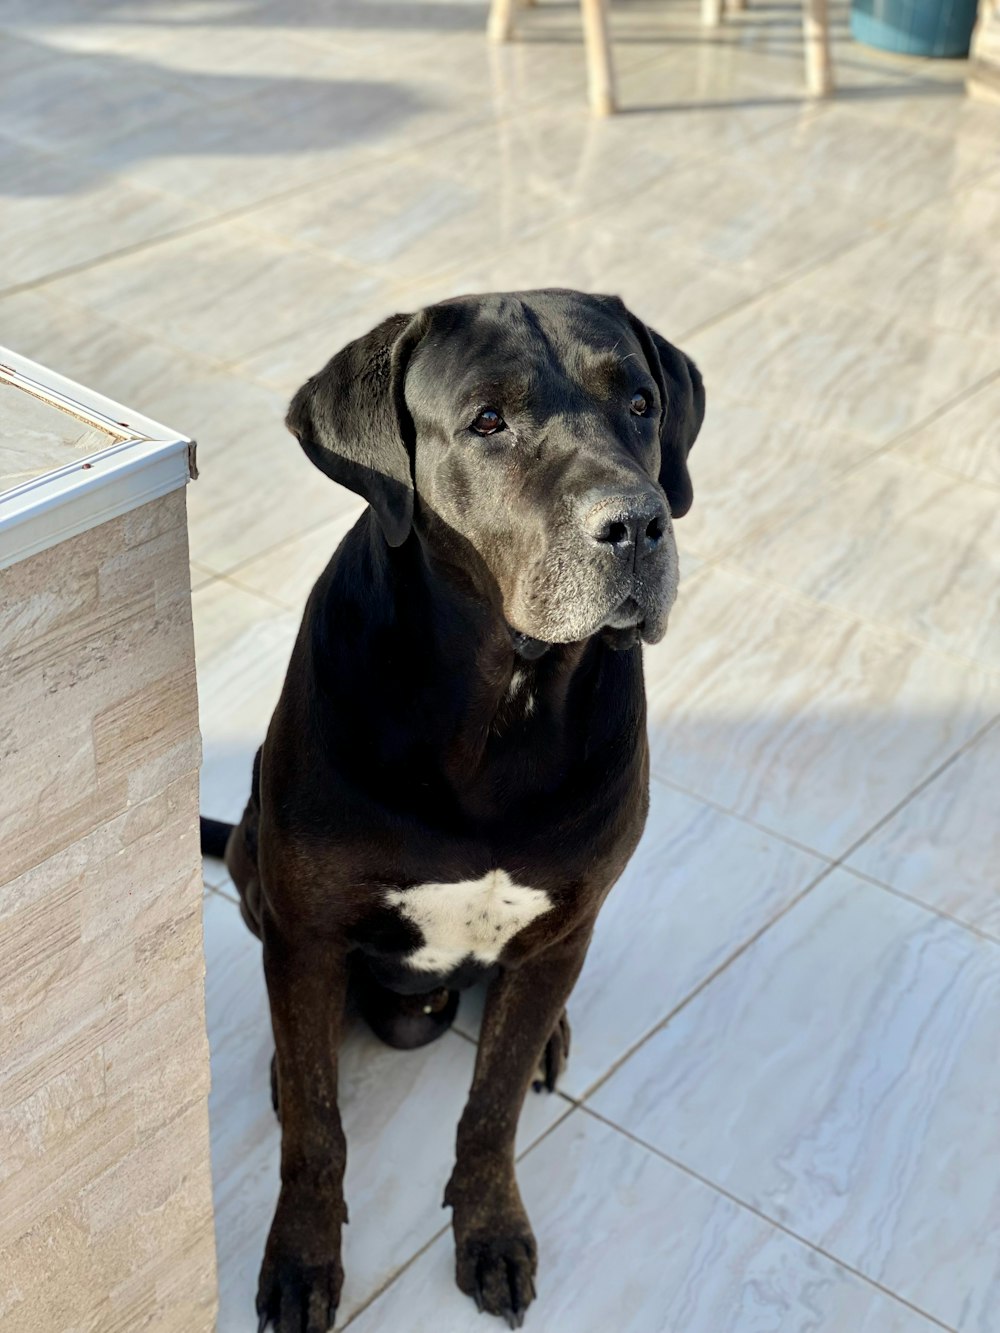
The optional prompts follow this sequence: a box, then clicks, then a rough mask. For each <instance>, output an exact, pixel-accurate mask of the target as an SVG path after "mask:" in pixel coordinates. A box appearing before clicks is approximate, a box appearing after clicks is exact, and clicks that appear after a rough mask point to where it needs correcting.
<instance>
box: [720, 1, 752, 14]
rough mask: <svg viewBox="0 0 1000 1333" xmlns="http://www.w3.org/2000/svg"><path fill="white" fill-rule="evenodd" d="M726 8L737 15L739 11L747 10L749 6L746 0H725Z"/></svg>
mask: <svg viewBox="0 0 1000 1333" xmlns="http://www.w3.org/2000/svg"><path fill="white" fill-rule="evenodd" d="M726 8H727V9H729V10H732V12H733V13H734V14H737V13H739V12H740V11H741V10H744V9H749V8H750V6H749V4H748V3H747V0H726Z"/></svg>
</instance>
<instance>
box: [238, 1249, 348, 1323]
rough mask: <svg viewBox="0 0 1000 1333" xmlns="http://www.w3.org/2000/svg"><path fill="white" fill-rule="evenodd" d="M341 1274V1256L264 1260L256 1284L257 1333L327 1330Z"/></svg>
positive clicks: (335, 1311)
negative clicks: (317, 1260)
mask: <svg viewBox="0 0 1000 1333" xmlns="http://www.w3.org/2000/svg"><path fill="white" fill-rule="evenodd" d="M343 1281H344V1275H343V1271H342V1270H341V1267H340V1260H339V1259H335V1260H331V1261H330V1262H329V1263H325V1264H300V1263H297V1262H296V1261H295V1260H292V1259H279V1260H278V1261H277V1262H276V1263H273V1264H271V1265H270V1266H269V1265H268V1263H267V1261H266V1260H265V1263H264V1268H263V1269H262V1270H261V1274H260V1284H259V1286H258V1288H257V1316H258V1320H259V1323H258V1325H257V1333H263V1330H264V1329H266V1328H268V1327H270V1328H272V1329H273V1330H274V1333H328V1330H329V1329H331V1328H333V1325H334V1322H335V1320H336V1318H337V1305H338V1303H339V1301H340V1289H341V1286H342V1285H343Z"/></svg>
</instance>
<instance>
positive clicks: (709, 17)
mask: <svg viewBox="0 0 1000 1333" xmlns="http://www.w3.org/2000/svg"><path fill="white" fill-rule="evenodd" d="M722 5H723V0H701V24H702V27H703V28H717V27H718V26H719V24H720V23H721V22H722Z"/></svg>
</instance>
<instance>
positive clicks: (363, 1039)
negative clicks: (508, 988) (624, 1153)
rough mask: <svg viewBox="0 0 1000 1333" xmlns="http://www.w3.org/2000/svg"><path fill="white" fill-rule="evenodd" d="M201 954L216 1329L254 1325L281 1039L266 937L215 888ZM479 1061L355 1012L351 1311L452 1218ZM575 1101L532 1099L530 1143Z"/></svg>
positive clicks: (274, 1166) (525, 1128)
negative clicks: (391, 1040)
mask: <svg viewBox="0 0 1000 1333" xmlns="http://www.w3.org/2000/svg"><path fill="white" fill-rule="evenodd" d="M205 956H206V964H207V977H208V979H207V986H206V1006H207V1016H208V1031H209V1042H210V1045H211V1051H212V1093H211V1098H210V1102H209V1110H210V1116H211V1129H212V1174H213V1178H214V1180H215V1206H216V1219H217V1220H216V1234H217V1244H218V1262H219V1298H220V1301H219V1321H218V1329H219V1333H243V1331H244V1330H247V1331H248V1333H249V1331H250V1330H252V1329H253V1328H256V1315H254V1313H253V1304H254V1296H255V1294H256V1290H257V1271H258V1268H259V1266H260V1260H261V1257H262V1255H263V1252H264V1242H265V1240H266V1238H267V1231H268V1227H269V1225H270V1221H271V1214H272V1212H273V1210H274V1204H275V1201H276V1198H277V1192H278V1189H277V1187H278V1160H279V1156H278V1155H279V1144H280V1136H279V1130H278V1125H277V1122H276V1120H275V1117H274V1113H273V1111H272V1110H271V1101H270V1091H269V1067H270V1060H271V1053H272V1051H273V1049H274V1043H273V1040H272V1037H271V1028H270V1017H269V1013H268V1008H267V995H266V991H265V987H264V978H263V972H262V968H261V961H260V946H259V944H258V943H257V941H256V940H255V939H254V937H253V936H252V935H251V934H250V933H249V931H248V930H247V929H246V927H245V926H244V925H243V922H242V919H241V918H240V915H239V911H238V909H237V907H236V906H235V904H233V903H231V902H229V901H228V900H226V899H223V898H221V897H220V896H219V895H218V894H212V895H210V897H209V898H208V899H206V901H205ZM474 1058H475V1051H474V1048H473V1047H472V1046H471V1045H470V1044H469V1043H468V1042H467V1041H465V1040H464V1039H463V1038H462V1037H459V1036H457V1035H456V1034H454V1033H447V1034H446V1035H445V1036H444V1037H443V1038H442V1039H441V1040H440V1041H438V1042H436V1043H434V1044H433V1045H431V1046H429V1047H426V1048H424V1049H423V1050H420V1051H413V1052H401V1051H392V1050H390V1049H389V1048H388V1047H386V1046H383V1045H381V1043H379V1042H378V1041H377V1040H376V1038H375V1037H373V1036H372V1035H371V1033H370V1032H369V1031H368V1030H367V1028H366V1027H365V1026H364V1024H363V1023H362V1022H361V1021H360V1020H359V1019H353V1018H352V1020H351V1022H350V1024H349V1028H348V1034H347V1038H346V1041H345V1044H344V1047H343V1050H342V1054H341V1064H340V1089H341V1094H340V1095H341V1111H342V1114H343V1117H344V1129H345V1133H346V1135H347V1142H348V1165H347V1178H346V1182H345V1193H346V1196H347V1200H348V1207H349V1209H350V1214H351V1222H350V1225H349V1226H348V1227H347V1228H346V1230H345V1232H344V1266H345V1270H346V1274H347V1277H346V1282H345V1286H344V1293H343V1299H342V1304H341V1318H342V1319H343V1318H344V1317H349V1316H350V1314H351V1313H352V1312H353V1311H354V1310H355V1309H356V1308H357V1307H358V1306H359V1305H360V1304H361V1303H363V1302H364V1301H365V1300H367V1299H370V1298H371V1296H372V1295H374V1293H375V1291H376V1290H377V1289H378V1287H379V1286H380V1285H381V1284H382V1283H384V1282H385V1281H386V1280H387V1279H388V1278H389V1277H390V1276H391V1275H392V1273H393V1271H394V1270H395V1269H396V1268H398V1267H399V1266H400V1265H401V1264H402V1263H403V1262H405V1260H406V1259H408V1258H409V1257H410V1255H411V1254H413V1252H414V1251H415V1250H416V1249H418V1248H419V1247H420V1246H421V1245H423V1244H424V1243H425V1242H426V1241H428V1240H429V1239H430V1238H431V1237H432V1236H433V1235H434V1233H435V1232H436V1231H438V1230H439V1229H440V1228H441V1227H442V1226H443V1225H444V1224H445V1223H446V1222H447V1220H448V1218H447V1215H446V1214H445V1213H444V1212H442V1210H441V1197H442V1194H443V1192H444V1186H445V1183H446V1182H447V1179H448V1175H449V1173H450V1171H451V1166H452V1161H453V1155H454V1142H455V1127H456V1125H457V1123H458V1118H459V1116H460V1115H461V1111H462V1106H463V1105H464V1103H465V1098H466V1095H467V1092H468V1088H469V1084H470V1082H471V1079H472V1066H473V1062H474ZM569 1109H570V1107H569V1103H567V1102H566V1101H565V1100H564V1099H562V1098H561V1097H558V1096H555V1097H550V1096H533V1097H531V1098H529V1100H528V1102H527V1104H526V1107H525V1113H524V1116H523V1118H522V1123H521V1128H520V1132H519V1138H518V1145H519V1147H520V1148H521V1150H522V1151H523V1149H524V1148H526V1147H528V1146H529V1144H531V1143H532V1142H533V1141H534V1140H535V1139H537V1138H538V1136H539V1135H540V1134H542V1133H544V1131H545V1130H546V1129H548V1128H549V1127H550V1126H551V1125H553V1124H554V1123H555V1122H556V1121H557V1120H558V1119H559V1117H560V1116H562V1115H564V1114H566V1113H567V1112H568V1111H569Z"/></svg>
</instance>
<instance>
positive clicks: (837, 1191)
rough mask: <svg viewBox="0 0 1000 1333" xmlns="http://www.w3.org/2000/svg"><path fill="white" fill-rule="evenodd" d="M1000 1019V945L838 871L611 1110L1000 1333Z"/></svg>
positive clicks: (950, 1316) (872, 1270)
mask: <svg viewBox="0 0 1000 1333" xmlns="http://www.w3.org/2000/svg"><path fill="white" fill-rule="evenodd" d="M998 1012H1000V945H996V944H993V943H990V942H988V941H985V940H983V939H981V938H979V937H977V936H975V935H973V934H972V933H971V932H969V931H966V930H963V929H961V928H960V927H958V926H956V925H954V924H952V923H951V922H947V921H944V920H942V919H941V918H940V917H937V916H933V915H931V914H930V913H928V912H925V911H924V910H923V909H922V908H920V907H917V906H915V905H913V904H911V903H907V902H904V901H903V900H902V899H900V898H897V897H894V896H893V895H891V894H887V893H886V892H885V891H884V890H883V889H880V888H878V887H877V886H875V885H871V884H866V883H864V882H862V881H860V880H858V879H857V878H855V877H854V876H852V875H850V874H848V873H847V872H846V871H843V870H838V871H835V872H834V873H833V875H832V876H831V877H830V878H829V879H828V880H826V881H825V882H824V883H822V884H820V885H819V886H817V887H816V888H815V889H814V890H813V891H812V893H811V894H810V895H809V897H808V898H806V899H805V901H803V902H802V903H800V904H799V905H798V906H796V907H795V908H794V909H793V910H792V912H790V913H789V914H788V916H786V917H785V918H783V919H782V920H781V921H780V922H779V923H778V924H777V925H776V926H775V927H774V928H773V929H772V930H771V931H769V932H767V934H765V935H764V936H763V937H762V938H761V939H760V940H759V941H758V942H757V944H755V945H754V946H753V947H752V948H751V949H749V950H748V951H747V952H746V953H745V954H744V955H743V956H742V957H741V958H740V959H738V960H737V961H736V962H735V963H734V964H733V965H732V966H731V967H730V968H728V969H727V970H726V971H725V972H724V973H723V974H722V975H721V976H720V977H719V978H717V979H716V981H714V982H713V983H712V985H711V986H710V987H708V988H707V989H706V990H705V991H703V992H702V993H701V995H699V996H698V997H697V998H696V999H695V1000H694V1001H692V1003H691V1004H690V1005H689V1006H688V1007H687V1008H686V1009H685V1010H683V1011H682V1012H681V1013H680V1014H679V1015H677V1017H676V1018H674V1019H673V1020H672V1021H671V1023H670V1024H669V1025H668V1026H667V1028H665V1029H664V1031H663V1032H662V1033H659V1034H658V1035H657V1036H656V1037H654V1038H653V1039H652V1040H650V1041H649V1042H647V1043H646V1045H645V1046H643V1047H642V1048H641V1049H640V1050H639V1052H638V1053H637V1054H636V1055H635V1056H633V1058H632V1059H631V1060H630V1061H628V1062H627V1063H626V1064H625V1065H624V1066H623V1067H622V1068H621V1069H620V1070H619V1071H618V1072H617V1074H616V1075H615V1077H614V1078H613V1079H612V1080H611V1081H610V1082H609V1083H607V1084H606V1085H605V1087H604V1088H602V1089H601V1090H599V1092H598V1093H597V1094H596V1096H595V1098H594V1105H595V1108H596V1109H597V1110H598V1111H599V1112H600V1113H601V1114H602V1115H606V1116H608V1117H610V1118H611V1119H612V1120H614V1121H615V1123H617V1124H620V1125H622V1126H623V1127H624V1128H625V1129H626V1130H628V1131H629V1132H630V1133H634V1134H636V1135H638V1136H639V1137H640V1138H641V1139H643V1140H644V1141H646V1142H648V1143H650V1144H652V1145H653V1146H654V1147H656V1148H658V1149H660V1150H661V1151H663V1152H665V1153H667V1154H668V1155H669V1156H671V1157H672V1158H673V1159H674V1160H676V1161H678V1162H680V1163H681V1164H682V1165H684V1166H686V1167H689V1168H690V1169H692V1170H694V1171H697V1172H698V1173H699V1174H701V1175H702V1176H704V1177H705V1178H707V1179H708V1180H709V1181H711V1182H712V1183H713V1184H717V1185H719V1186H720V1187H722V1188H724V1189H726V1190H728V1191H731V1192H732V1193H733V1194H735V1195H736V1196H737V1197H738V1198H739V1199H741V1200H742V1201H744V1202H746V1203H748V1204H749V1205H750V1206H752V1207H754V1208H756V1209H759V1210H760V1211H761V1212H763V1213H764V1214H765V1216H768V1217H772V1218H774V1219H775V1220H776V1221H779V1222H780V1223H781V1224H782V1225H783V1226H785V1227H788V1228H789V1229H790V1230H791V1231H793V1232H794V1233H795V1234H796V1235H798V1236H801V1237H802V1238H804V1239H805V1240H808V1241H810V1242H812V1243H813V1244H817V1245H820V1246H821V1247H822V1248H823V1249H824V1250H825V1251H826V1252H827V1253H828V1254H830V1255H832V1256H833V1257H834V1258H836V1259H839V1260H840V1261H842V1262H844V1263H848V1264H850V1265H852V1266H853V1267H855V1268H856V1269H857V1270H858V1271H859V1272H861V1273H863V1274H865V1275H866V1276H867V1277H869V1278H871V1279H873V1280H875V1281H877V1282H879V1283H881V1284H883V1285H885V1286H887V1287H889V1288H890V1289H891V1290H893V1291H895V1292H896V1293H898V1294H899V1295H900V1296H901V1297H902V1298H903V1299H904V1300H908V1301H911V1302H912V1303H913V1304H914V1305H916V1306H918V1307H919V1308H920V1309H922V1310H925V1311H927V1313H928V1314H930V1315H932V1316H933V1317H935V1318H936V1319H938V1320H940V1321H941V1322H942V1323H943V1324H945V1325H947V1326H948V1327H950V1328H956V1329H959V1330H961V1333H988V1330H989V1328H990V1327H991V1325H992V1323H993V1321H994V1316H995V1312H996V1308H997V1300H998V1295H1000V1270H998V1267H997V1253H998V1250H1000V1156H998V1154H997V1152H996V1142H995V1140H996V1136H995V1133H994V1126H993V1123H992V1118H991V1116H990V1115H989V1114H984V1109H985V1108H986V1107H987V1106H989V1105H991V1104H995V1102H996V1100H997V1096H998V1094H1000V1087H998V1086H997V1085H998V1082H1000V1075H998V1069H997V1062H996V1059H995V1058H994V1053H995V1048H996V1024H997V1013H998ZM841 1326H842V1325H838V1324H836V1323H834V1324H833V1325H830V1327H841ZM848 1326H849V1325H848Z"/></svg>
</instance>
